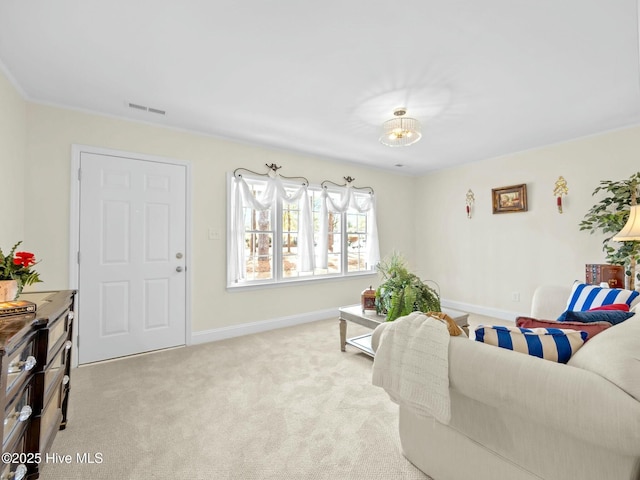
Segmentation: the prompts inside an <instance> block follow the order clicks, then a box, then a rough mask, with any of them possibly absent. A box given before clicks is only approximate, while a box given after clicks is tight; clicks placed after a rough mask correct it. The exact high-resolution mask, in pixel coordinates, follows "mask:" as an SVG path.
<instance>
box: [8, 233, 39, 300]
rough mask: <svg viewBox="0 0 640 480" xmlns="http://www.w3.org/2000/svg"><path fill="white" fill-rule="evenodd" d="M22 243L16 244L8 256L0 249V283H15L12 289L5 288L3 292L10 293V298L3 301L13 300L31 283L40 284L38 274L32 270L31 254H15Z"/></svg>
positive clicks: (33, 256)
mask: <svg viewBox="0 0 640 480" xmlns="http://www.w3.org/2000/svg"><path fill="white" fill-rule="evenodd" d="M21 243H22V241H19V242H18V243H16V244H15V245H14V246H13V247H12V248H11V251H10V252H9V253H8V254H6V255H5V254H4V253H3V252H2V249H0V282H15V286H14V287H12V288H8V287H5V288H3V289H2V291H3V292H11V293H10V294H9V296H10V297H13V298H6V299H3V301H11V300H15V299H16V298H17V297H18V295H20V293H21V292H22V289H23V288H24V287H25V286H27V285H31V284H33V283H37V282H41V281H42V280H40V277H39V275H38V272H36V271H35V270H33V269H32V268H31V267H33V266H34V265H35V264H36V263H38V262H37V261H36V257H35V255H34V254H33V253H31V252H16V250H17V249H18V247H19V246H20V244H21Z"/></svg>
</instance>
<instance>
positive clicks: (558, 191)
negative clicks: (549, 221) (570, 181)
mask: <svg viewBox="0 0 640 480" xmlns="http://www.w3.org/2000/svg"><path fill="white" fill-rule="evenodd" d="M568 193H569V187H568V186H567V181H566V180H565V179H564V177H563V176H562V175H560V176H559V177H558V180H556V184H555V188H554V189H553V196H554V197H556V205H557V206H558V213H562V196H563V195H567V194H568Z"/></svg>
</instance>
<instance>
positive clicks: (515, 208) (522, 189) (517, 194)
mask: <svg viewBox="0 0 640 480" xmlns="http://www.w3.org/2000/svg"><path fill="white" fill-rule="evenodd" d="M491 198H493V213H513V212H526V211H527V184H526V183H523V184H521V185H511V186H509V187H500V188H492V189H491Z"/></svg>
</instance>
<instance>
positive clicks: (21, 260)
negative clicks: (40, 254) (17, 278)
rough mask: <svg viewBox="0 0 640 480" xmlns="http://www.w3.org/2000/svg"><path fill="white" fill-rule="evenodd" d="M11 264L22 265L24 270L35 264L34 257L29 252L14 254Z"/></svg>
mask: <svg viewBox="0 0 640 480" xmlns="http://www.w3.org/2000/svg"><path fill="white" fill-rule="evenodd" d="M13 263H14V264H15V265H22V266H23V267H24V268H29V267H30V266H31V265H35V264H36V256H35V255H34V254H33V253H29V252H16V254H15V257H14V258H13Z"/></svg>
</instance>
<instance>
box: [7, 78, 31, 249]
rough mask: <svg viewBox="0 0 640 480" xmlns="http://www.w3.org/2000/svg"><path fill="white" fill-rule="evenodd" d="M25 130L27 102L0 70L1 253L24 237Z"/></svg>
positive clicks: (27, 246)
mask: <svg viewBox="0 0 640 480" xmlns="http://www.w3.org/2000/svg"><path fill="white" fill-rule="evenodd" d="M26 132H27V123H26V102H25V101H24V100H23V99H22V97H21V96H20V94H19V93H18V92H17V91H16V89H15V88H14V87H13V86H12V85H11V83H9V80H8V79H7V78H6V77H5V76H4V74H3V73H2V70H0V184H1V185H2V200H0V211H1V212H2V213H1V214H0V215H1V216H2V228H0V248H2V251H3V252H4V253H8V252H9V250H10V249H11V247H12V246H13V245H14V244H15V243H16V242H18V241H20V240H25V238H24V225H25V218H24V208H23V198H24V196H25V195H29V194H30V187H29V185H28V183H25V176H24V165H25V155H26V153H25V149H26ZM20 249H24V250H29V249H31V244H30V243H29V242H28V241H26V240H25V241H24V243H23V244H22V245H21V246H20Z"/></svg>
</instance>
